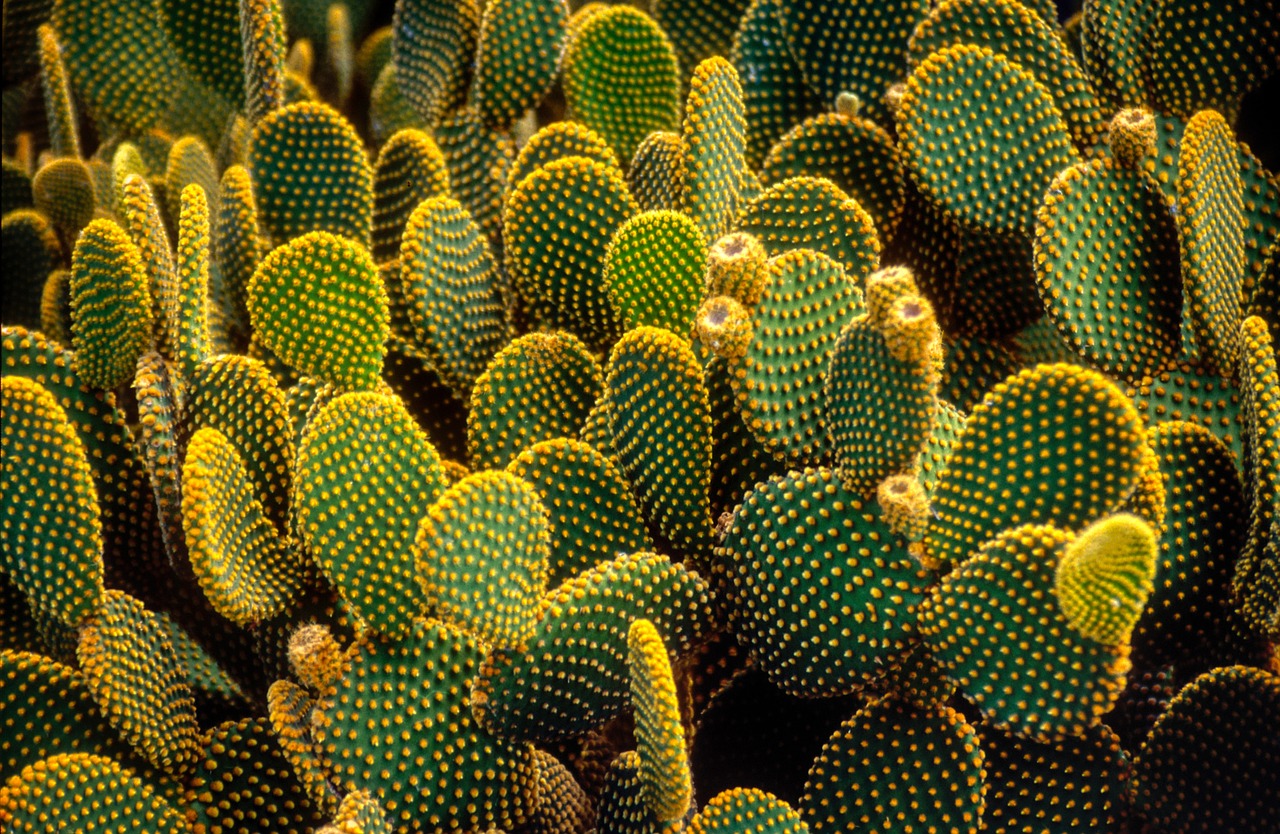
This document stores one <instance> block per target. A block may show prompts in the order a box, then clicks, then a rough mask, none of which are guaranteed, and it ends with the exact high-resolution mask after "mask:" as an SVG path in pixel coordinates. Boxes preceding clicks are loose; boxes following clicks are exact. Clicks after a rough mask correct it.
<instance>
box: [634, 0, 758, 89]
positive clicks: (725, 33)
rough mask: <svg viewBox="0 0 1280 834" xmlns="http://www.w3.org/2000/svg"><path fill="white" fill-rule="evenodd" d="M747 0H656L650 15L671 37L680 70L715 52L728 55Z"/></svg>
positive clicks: (687, 69) (687, 71)
mask: <svg viewBox="0 0 1280 834" xmlns="http://www.w3.org/2000/svg"><path fill="white" fill-rule="evenodd" d="M748 5H750V0H726V1H725V2H715V3H681V2H679V0H658V2H656V3H654V4H653V18H654V20H656V21H657V22H658V25H659V26H661V27H662V31H664V32H666V33H667V37H668V38H670V39H671V45H672V47H673V48H674V49H675V51H676V58H677V59H678V60H679V63H680V67H681V69H682V71H683V72H684V74H686V75H687V74H688V73H689V72H691V71H692V69H693V67H696V66H697V65H698V64H700V63H702V62H703V61H705V60H707V59H708V58H711V57H713V56H716V55H728V54H729V52H730V50H731V49H732V48H733V42H734V35H735V34H736V33H737V31H738V22H739V21H740V20H741V19H742V15H743V13H744V12H746V10H747V6H748Z"/></svg>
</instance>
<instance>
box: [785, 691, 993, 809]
mask: <svg viewBox="0 0 1280 834" xmlns="http://www.w3.org/2000/svg"><path fill="white" fill-rule="evenodd" d="M922 750H928V751H929V755H920V751H922ZM983 762H984V757H983V754H982V748H981V747H980V746H979V745H978V737H977V734H976V733H975V732H974V729H973V727H971V726H969V723H968V722H967V721H965V719H964V717H963V716H962V715H961V714H960V713H958V712H956V711H955V710H953V709H951V708H950V707H946V706H939V707H931V708H929V709H919V708H916V707H911V706H908V705H905V704H902V703H901V702H899V701H896V700H894V699H892V698H886V699H884V700H881V701H878V702H876V703H873V704H871V705H870V706H868V707H866V708H865V709H863V710H861V711H860V712H858V713H857V714H855V715H854V716H853V717H851V718H849V719H848V720H847V721H845V722H844V723H843V724H841V725H840V728H839V729H838V730H836V732H835V733H833V734H832V736H831V738H830V739H828V740H827V743H826V745H825V746H824V747H823V748H822V752H821V753H820V754H818V758H817V759H816V760H815V761H814V763H813V767H812V768H810V769H809V779H808V781H807V782H806V783H805V787H804V798H803V799H801V800H800V816H801V818H803V820H804V821H805V822H806V823H807V824H808V826H809V830H810V831H812V832H813V834H826V832H835V831H846V830H849V829H850V828H851V827H858V826H860V827H864V829H866V830H874V829H881V830H891V829H893V828H894V827H895V826H896V827H897V829H898V830H902V831H915V830H917V827H918V829H919V830H921V831H969V830H975V829H976V828H977V827H978V822H979V820H981V819H982V812H983V807H984V804H985V803H984V796H983V794H984V791H985V788H986V782H985V772H984V770H983Z"/></svg>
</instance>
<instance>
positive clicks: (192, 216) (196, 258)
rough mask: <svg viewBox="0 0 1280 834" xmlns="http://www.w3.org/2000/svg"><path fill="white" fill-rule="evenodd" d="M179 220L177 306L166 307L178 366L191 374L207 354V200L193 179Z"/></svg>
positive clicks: (183, 196)
mask: <svg viewBox="0 0 1280 834" xmlns="http://www.w3.org/2000/svg"><path fill="white" fill-rule="evenodd" d="M181 201H182V208H181V214H180V217H179V220H178V249H177V263H176V264H175V266H176V268H177V277H178V297H177V299H176V301H177V306H176V307H175V308H174V309H172V310H165V315H166V316H169V317H171V318H173V319H174V323H173V324H172V325H171V329H172V331H173V332H174V333H175V334H176V335H177V336H178V342H177V345H176V353H177V356H176V357H175V359H177V362H178V367H179V368H181V373H182V375H183V376H184V377H188V378H189V377H191V376H193V375H194V373H195V369H196V366H197V365H199V364H200V363H201V362H203V361H204V360H205V359H206V358H208V356H209V352H210V346H209V204H208V201H207V200H206V198H205V191H204V188H202V187H201V186H199V185H197V184H195V183H192V184H191V185H189V186H187V187H186V188H184V189H183V190H182V198H181Z"/></svg>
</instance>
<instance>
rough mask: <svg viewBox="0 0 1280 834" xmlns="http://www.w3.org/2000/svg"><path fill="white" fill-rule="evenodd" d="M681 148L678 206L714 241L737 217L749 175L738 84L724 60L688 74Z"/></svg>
mask: <svg viewBox="0 0 1280 834" xmlns="http://www.w3.org/2000/svg"><path fill="white" fill-rule="evenodd" d="M681 149H682V150H683V156H682V159H681V166H680V191H681V198H680V205H681V208H682V209H683V210H684V211H685V212H686V213H687V214H688V215H689V216H690V217H692V218H693V220H694V222H696V223H697V224H698V228H700V229H701V230H702V234H703V236H704V237H705V238H706V239H707V240H715V239H716V238H718V237H720V236H721V235H723V234H724V233H725V232H727V231H729V227H730V225H731V224H732V223H733V221H734V219H735V218H736V216H737V213H738V208H739V203H740V202H741V195H742V191H743V187H744V185H745V183H746V177H747V175H748V172H747V163H746V158H745V157H744V153H745V151H746V119H745V117H744V114H743V105H742V85H741V83H740V82H739V81H738V71H737V70H735V69H734V68H733V65H732V64H730V63H729V62H728V61H726V60H725V59H724V58H721V57H718V56H717V57H714V58H708V59H707V60H705V61H703V62H702V63H701V64H699V65H698V66H697V67H696V68H695V69H694V71H693V77H692V78H691V79H690V81H689V97H688V99H687V100H686V102H685V112H684V127H683V133H682V141H681Z"/></svg>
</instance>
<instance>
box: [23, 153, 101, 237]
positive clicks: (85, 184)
mask: <svg viewBox="0 0 1280 834" xmlns="http://www.w3.org/2000/svg"><path fill="white" fill-rule="evenodd" d="M31 189H32V194H33V196H34V197H35V203H36V208H37V209H38V210H40V211H41V212H43V213H44V215H45V216H46V217H48V218H49V219H50V220H51V221H53V225H55V226H57V227H58V228H59V229H61V230H62V231H63V232H64V233H65V234H66V235H68V236H69V237H70V238H72V239H74V238H75V236H76V235H78V234H79V233H80V230H81V229H83V228H84V227H85V226H87V225H89V221H90V220H92V219H93V218H94V215H95V214H96V211H97V197H96V195H95V194H94V189H93V176H92V175H91V174H90V173H89V169H88V167H87V166H86V165H85V164H84V163H83V162H81V161H80V160H79V159H75V158H71V157H63V158H61V159H55V160H53V161H51V162H50V163H49V164H48V165H45V166H44V167H43V168H41V169H40V170H39V171H37V172H36V176H35V179H34V180H33V181H32V184H31Z"/></svg>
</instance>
